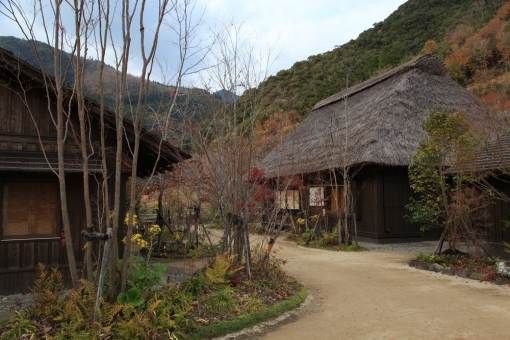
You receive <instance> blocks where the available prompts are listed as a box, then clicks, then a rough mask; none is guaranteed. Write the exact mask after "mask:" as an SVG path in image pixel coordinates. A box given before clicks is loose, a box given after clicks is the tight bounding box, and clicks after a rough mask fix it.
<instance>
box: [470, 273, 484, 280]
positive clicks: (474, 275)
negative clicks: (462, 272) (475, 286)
mask: <svg viewBox="0 0 510 340" xmlns="http://www.w3.org/2000/svg"><path fill="white" fill-rule="evenodd" d="M484 277H485V274H480V273H471V275H469V278H470V279H471V280H478V281H480V280H481V279H483V278H484Z"/></svg>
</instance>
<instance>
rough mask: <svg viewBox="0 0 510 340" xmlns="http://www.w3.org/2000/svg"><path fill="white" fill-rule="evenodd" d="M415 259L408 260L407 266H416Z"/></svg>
mask: <svg viewBox="0 0 510 340" xmlns="http://www.w3.org/2000/svg"><path fill="white" fill-rule="evenodd" d="M416 262H418V261H416V260H409V262H408V264H409V267H416Z"/></svg>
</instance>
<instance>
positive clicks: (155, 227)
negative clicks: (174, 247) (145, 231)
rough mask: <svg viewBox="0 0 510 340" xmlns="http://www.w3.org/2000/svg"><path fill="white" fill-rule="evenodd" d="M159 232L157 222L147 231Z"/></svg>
mask: <svg viewBox="0 0 510 340" xmlns="http://www.w3.org/2000/svg"><path fill="white" fill-rule="evenodd" d="M160 232H161V228H160V227H159V225H157V224H154V225H153V226H152V227H150V228H149V233H151V234H159V233H160Z"/></svg>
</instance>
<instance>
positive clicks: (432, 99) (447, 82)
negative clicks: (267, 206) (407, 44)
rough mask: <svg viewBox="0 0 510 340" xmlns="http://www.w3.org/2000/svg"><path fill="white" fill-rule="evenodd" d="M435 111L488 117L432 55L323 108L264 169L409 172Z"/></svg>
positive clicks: (283, 171)
mask: <svg viewBox="0 0 510 340" xmlns="http://www.w3.org/2000/svg"><path fill="white" fill-rule="evenodd" d="M431 109H448V110H452V111H459V110H465V111H466V112H467V115H468V117H469V118H470V119H472V120H474V121H477V122H478V123H481V122H483V119H482V120H480V117H481V116H485V115H486V114H487V113H488V109H487V108H486V107H485V106H484V105H483V104H482V103H480V102H479V101H478V100H477V99H476V98H475V97H473V95H471V93H469V92H468V91H467V90H466V89H464V88H462V87H461V86H459V85H458V84H457V83H456V82H455V81H453V80H452V79H451V78H450V77H449V76H448V75H447V74H446V70H445V68H444V66H443V64H442V63H441V62H440V61H439V60H438V59H436V58H435V57H434V56H432V55H430V54H427V55H423V56H421V57H418V58H416V59H414V60H412V61H410V62H408V63H406V64H403V65H401V66H399V67H397V68H394V69H392V70H391V71H389V72H386V73H384V74H381V75H379V76H377V77H375V78H372V79H370V80H368V81H366V82H364V83H361V84H358V85H356V86H353V87H351V88H349V89H347V90H345V91H342V92H340V93H337V94H335V95H333V96H331V97H329V98H326V99H324V100H322V101H321V102H319V103H318V104H317V105H315V107H314V108H313V110H312V113H311V114H310V116H309V117H308V118H306V119H305V120H304V121H303V122H302V123H301V124H300V125H299V126H298V127H297V128H296V129H295V130H294V131H292V132H291V133H290V134H289V135H288V136H287V137H286V138H285V139H284V140H283V142H282V143H280V144H279V145H278V146H277V147H276V148H275V149H274V150H273V151H272V152H271V153H269V154H268V155H267V156H266V157H265V158H264V159H263V160H262V162H261V163H260V165H259V167H260V168H261V169H263V170H264V171H266V173H267V175H268V177H277V176H282V175H293V174H304V173H312V172H316V171H322V170H326V169H333V168H339V167H342V166H343V164H344V161H345V162H346V163H347V164H348V165H360V164H378V165H389V166H407V165H409V164H410V163H411V158H412V157H413V155H414V154H415V152H416V149H417V147H418V143H419V141H420V140H421V138H422V136H423V134H424V132H423V130H422V128H421V123H422V121H423V120H424V119H425V117H426V116H427V114H428V112H429V110H431ZM345 131H347V136H346V135H345ZM344 156H345V157H344Z"/></svg>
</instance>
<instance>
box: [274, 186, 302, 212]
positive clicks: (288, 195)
mask: <svg viewBox="0 0 510 340" xmlns="http://www.w3.org/2000/svg"><path fill="white" fill-rule="evenodd" d="M276 204H277V206H278V207H279V208H280V209H292V210H299V190H286V191H277V192H276Z"/></svg>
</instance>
